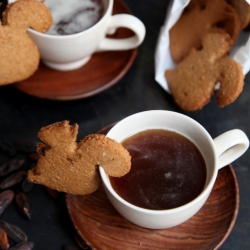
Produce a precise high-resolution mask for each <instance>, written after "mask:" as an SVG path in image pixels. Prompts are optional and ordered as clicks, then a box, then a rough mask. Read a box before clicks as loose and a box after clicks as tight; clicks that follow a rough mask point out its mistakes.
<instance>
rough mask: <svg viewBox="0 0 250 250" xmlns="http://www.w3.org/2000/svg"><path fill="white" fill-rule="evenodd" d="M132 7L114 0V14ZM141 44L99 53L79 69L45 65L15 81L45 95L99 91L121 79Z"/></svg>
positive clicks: (69, 96)
mask: <svg viewBox="0 0 250 250" xmlns="http://www.w3.org/2000/svg"><path fill="white" fill-rule="evenodd" d="M119 13H128V14H131V11H130V10H129V9H128V7H127V6H126V5H125V4H124V3H123V2H122V1H121V0H115V1H114V8H113V14H119ZM132 35H133V33H132V31H130V30H128V29H125V28H120V29H118V30H117V31H116V33H115V34H114V35H112V36H109V37H114V38H125V37H130V36H132ZM136 55H137V48H136V49H133V50H127V51H108V52H101V53H95V54H94V55H93V56H92V58H91V59H90V61H89V62H88V63H87V64H86V65H84V66H83V67H81V68H80V69H77V70H72V71H56V70H53V69H50V68H48V67H46V66H45V65H43V64H42V63H41V64H40V66H39V69H38V70H37V71H36V73H35V74H34V75H32V76H31V77H30V78H28V79H27V80H24V81H22V82H19V83H16V84H14V86H15V87H16V88H17V89H19V90H20V91H22V92H24V93H26V94H29V95H32V96H35V97H39V98H43V99H50V100H74V99H80V98H86V97H89V96H93V95H96V94H98V93H100V92H102V91H104V90H106V89H107V88H109V87H111V86H112V85H114V84H115V83H117V82H118V81H119V80H120V79H121V78H122V77H123V76H124V75H125V73H126V72H127V71H128V70H129V68H130V67H131V65H132V63H133V61H134V59H135V57H136Z"/></svg>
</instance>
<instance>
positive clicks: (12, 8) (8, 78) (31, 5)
mask: <svg viewBox="0 0 250 250" xmlns="http://www.w3.org/2000/svg"><path fill="white" fill-rule="evenodd" d="M51 24H52V16H51V13H50V11H49V9H48V8H47V7H46V6H45V5H44V3H43V2H40V1H35V0H19V1H17V2H14V3H12V4H9V5H8V6H7V8H6V10H5V12H4V13H3V24H2V25H1V24H0V55H1V61H0V85H6V84H10V83H14V82H17V81H21V80H24V79H26V78H28V77H30V76H31V75H32V74H33V73H34V72H35V71H36V70H37V68H38V65H39V60H40V55H39V52H38V49H37V47H36V45H35V43H34V42H33V41H32V40H31V38H30V37H29V35H28V34H27V31H26V30H27V28H32V29H34V30H37V31H39V32H45V31H47V30H48V29H49V27H50V26H51Z"/></svg>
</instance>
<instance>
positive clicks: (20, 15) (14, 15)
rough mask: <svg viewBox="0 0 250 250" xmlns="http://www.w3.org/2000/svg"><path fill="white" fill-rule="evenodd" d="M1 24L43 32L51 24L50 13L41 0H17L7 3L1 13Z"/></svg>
mask: <svg viewBox="0 0 250 250" xmlns="http://www.w3.org/2000/svg"><path fill="white" fill-rule="evenodd" d="M3 24H4V25H8V26H10V27H12V28H16V29H19V30H20V29H23V31H24V32H26V29H27V28H32V29H34V30H36V31H39V32H45V31H47V30H48V29H49V27H50V26H51V24H52V15H51V13H50V11H49V9H48V8H47V7H46V6H45V5H44V3H43V2H40V1H36V0H19V1H17V2H14V3H11V4H9V5H7V8H6V10H5V11H4V13H3Z"/></svg>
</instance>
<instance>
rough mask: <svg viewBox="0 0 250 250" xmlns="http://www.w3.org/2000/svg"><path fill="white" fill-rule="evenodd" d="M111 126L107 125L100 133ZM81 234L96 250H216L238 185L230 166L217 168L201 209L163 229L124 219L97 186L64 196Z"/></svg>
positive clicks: (231, 218) (232, 216)
mask: <svg viewBox="0 0 250 250" xmlns="http://www.w3.org/2000/svg"><path fill="white" fill-rule="evenodd" d="M108 129H110V126H109V127H106V128H104V129H102V130H101V131H99V132H101V133H104V134H105V133H106V132H107V131H108ZM66 203H67V208H68V211H69V215H70V217H71V220H72V222H73V224H74V227H75V229H76V230H77V232H78V234H79V235H80V237H81V238H82V239H83V240H85V241H86V242H87V243H88V245H89V246H90V247H92V248H93V249H97V250H110V249H112V250H120V249H123V250H125V249H128V250H131V249H133V250H137V249H138V250H139V249H140V250H141V249H143V250H156V249H175V250H177V249H178V250H179V249H199V250H202V249H218V248H219V247H220V246H221V245H222V244H223V242H224V241H225V239H226V238H227V237H228V235H229V233H230V232H231V230H232V228H233V226H234V223H235V220H236V217H237V214H238V209H239V188H238V183H237V179H236V175H235V173H234V170H233V167H232V166H231V165H229V166H226V167H224V168H222V169H221V170H219V173H218V177H217V180H216V182H215V185H214V188H213V190H212V192H211V194H210V196H209V198H208V200H207V202H206V203H205V205H204V206H203V207H202V208H201V210H200V211H199V212H198V213H197V214H196V215H194V216H193V217H192V218H191V219H189V220H188V221H187V222H185V223H183V224H181V225H179V226H176V227H173V228H170V229H164V230H152V229H146V228H141V227H138V226H136V225H134V224H132V223H130V222H129V221H127V220H126V219H125V218H123V217H122V216H121V215H120V214H119V213H118V212H117V211H116V210H115V208H114V207H113V206H112V205H111V203H110V202H109V200H108V199H107V197H106V195H105V192H104V189H103V188H102V187H100V188H99V189H98V190H97V191H96V192H94V193H93V194H91V195H85V196H77V195H70V194H67V195H66Z"/></svg>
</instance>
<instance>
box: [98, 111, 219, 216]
mask: <svg viewBox="0 0 250 250" xmlns="http://www.w3.org/2000/svg"><path fill="white" fill-rule="evenodd" d="M150 112H160V113H161V112H163V113H166V112H168V113H171V114H176V115H177V116H182V117H183V118H185V119H189V120H190V121H192V122H195V123H196V125H197V126H198V127H200V129H201V130H202V131H203V132H204V134H205V135H206V136H207V139H208V143H209V144H210V145H211V148H212V150H213V153H214V164H215V165H216V166H217V157H215V156H216V151H215V148H214V144H213V139H212V138H211V136H210V135H209V134H208V132H207V131H206V129H205V128H204V127H203V126H202V125H201V124H199V123H198V122H197V121H195V120H193V119H192V118H190V117H188V116H186V115H183V114H180V113H177V112H173V111H166V110H164V111H163V110H150V111H143V112H139V113H136V114H133V115H130V116H128V117H126V118H124V119H123V120H121V121H120V122H124V121H125V120H127V119H131V118H133V116H137V115H140V114H143V113H150ZM120 122H118V123H117V124H119V123H120ZM117 124H116V125H117ZM116 125H115V126H116ZM115 126H114V127H115ZM111 130H112V128H111ZM111 130H110V131H111ZM107 137H109V135H108V134H107ZM99 171H100V175H101V179H102V182H103V185H104V186H105V187H106V188H107V189H108V191H109V192H110V193H111V195H113V196H114V197H115V198H116V199H117V200H118V201H119V202H121V203H123V204H124V205H126V206H128V207H130V208H131V209H133V210H136V211H138V212H142V213H146V214H158V215H162V214H171V213H173V212H181V211H182V210H187V209H188V208H189V207H192V206H193V205H194V203H198V202H199V201H200V200H202V199H204V197H205V196H206V195H207V194H208V193H209V192H210V191H211V190H212V188H213V185H214V183H215V180H216V177H217V174H218V170H217V167H215V168H214V171H213V173H212V176H211V178H210V180H209V183H208V184H207V185H206V187H205V188H204V189H203V191H202V192H201V193H200V194H199V195H198V196H197V197H196V198H195V199H193V200H192V201H190V202H188V203H186V204H184V205H182V206H179V207H176V208H172V209H165V210H152V209H146V208H141V207H138V206H135V205H133V204H131V203H129V202H127V201H126V200H124V199H123V198H122V197H121V196H119V195H118V194H117V193H116V192H115V191H114V189H113V188H112V186H111V183H110V181H109V177H108V175H107V174H106V172H105V171H104V169H103V168H102V167H101V166H100V167H99Z"/></svg>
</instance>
